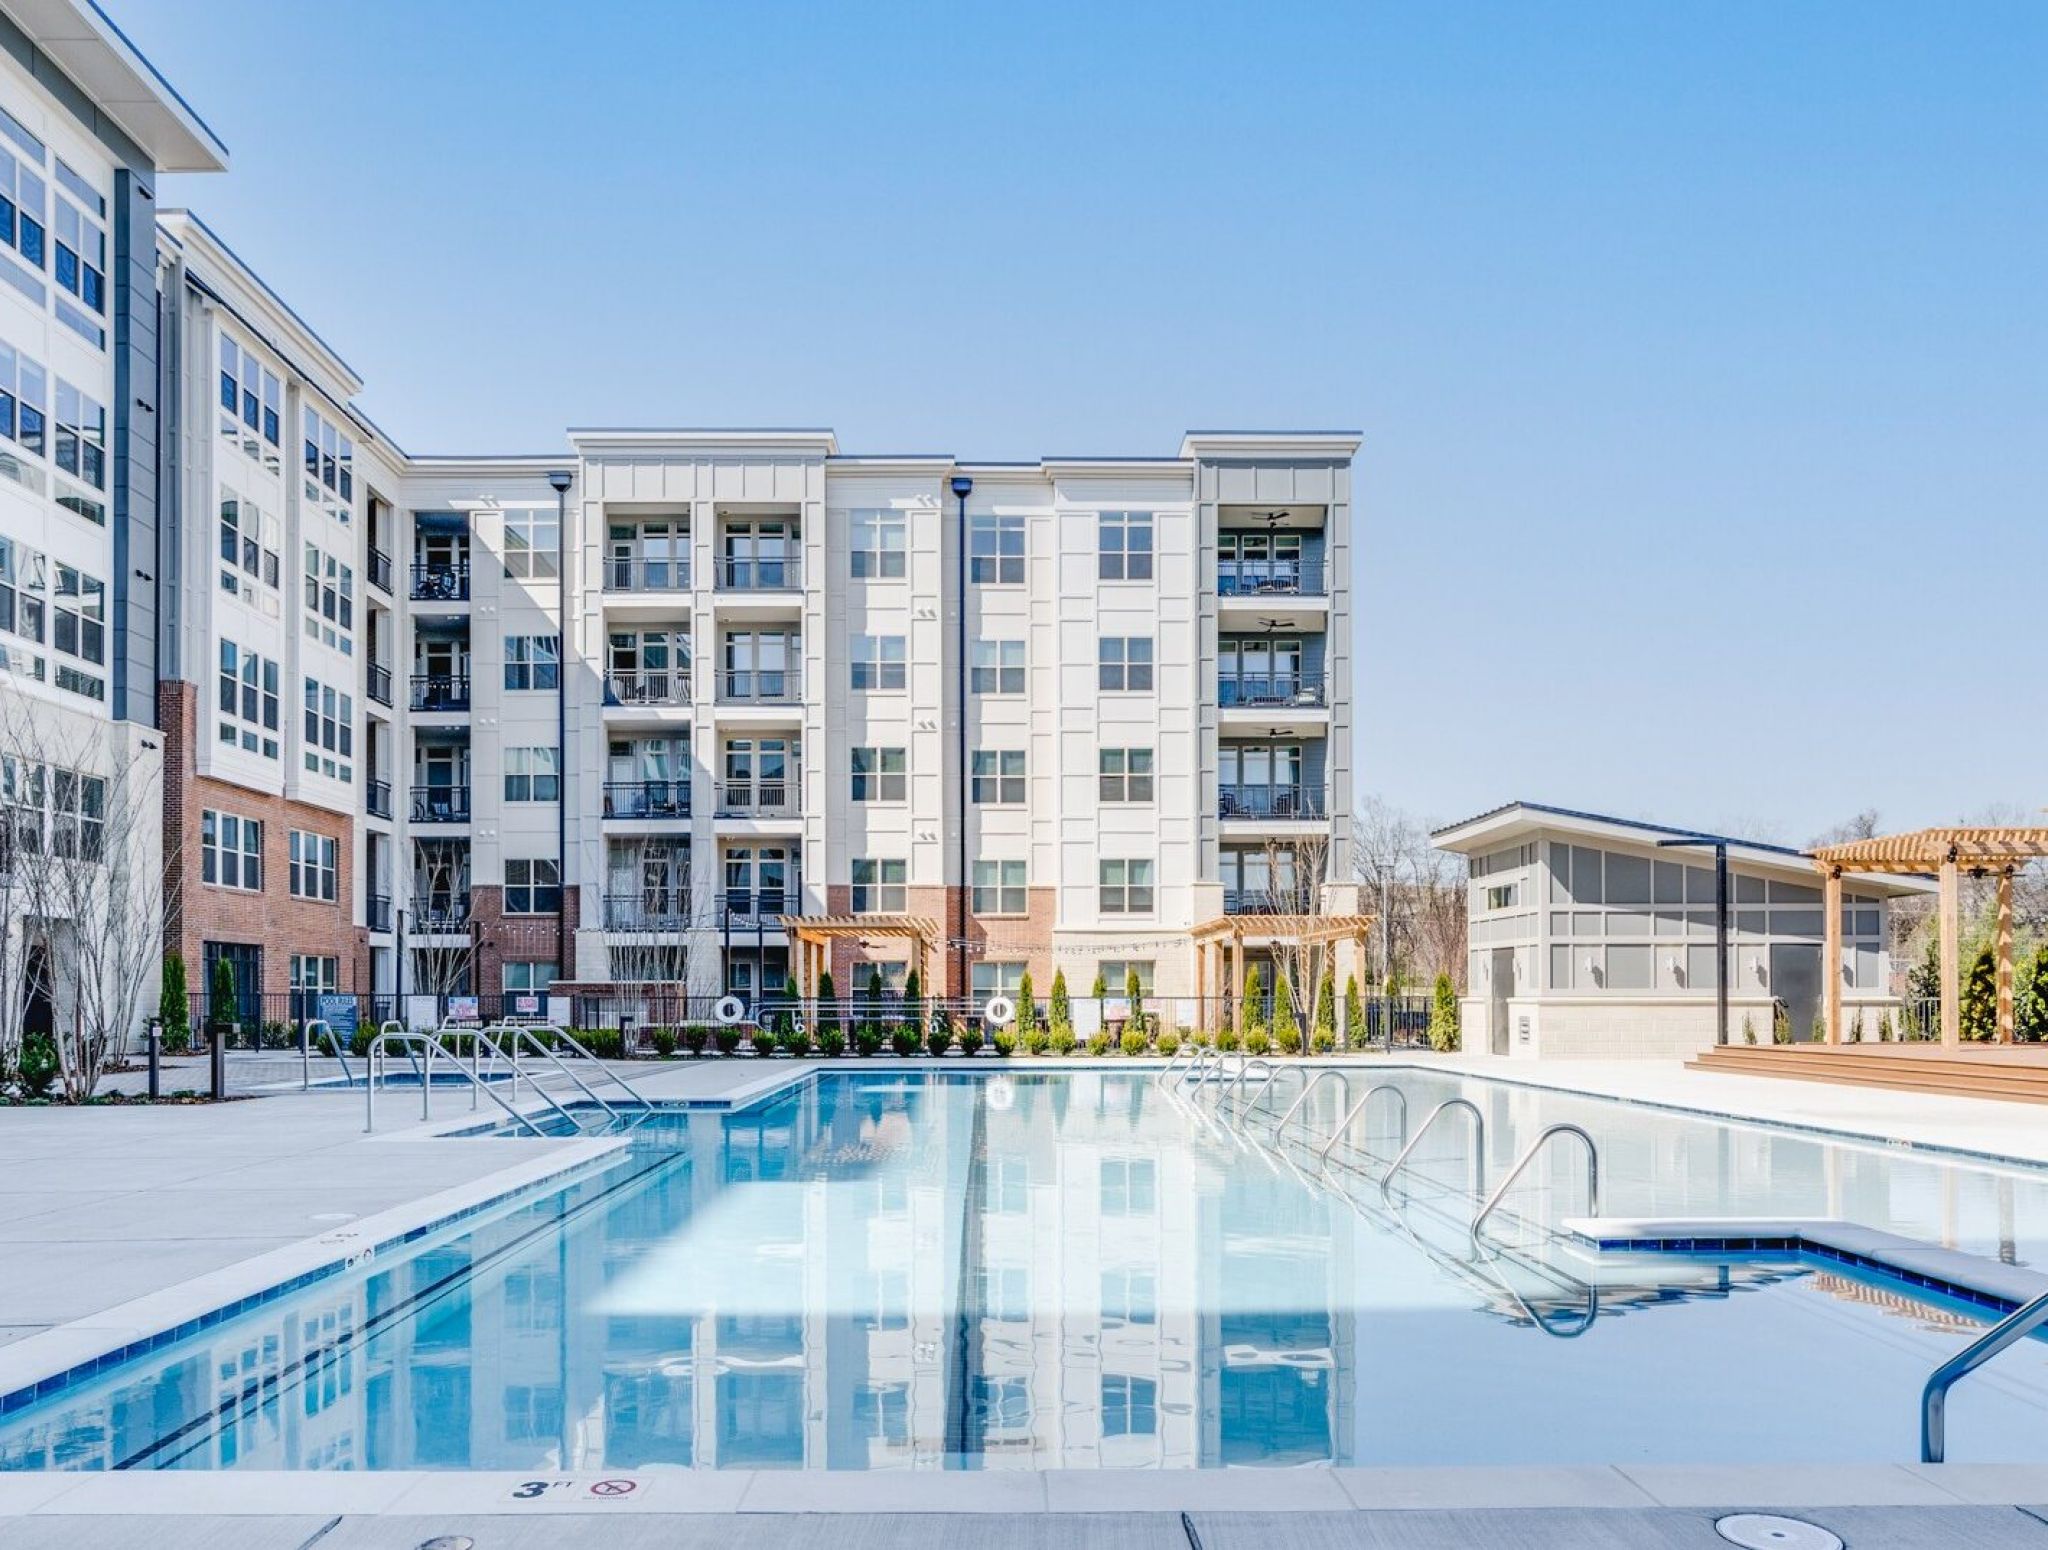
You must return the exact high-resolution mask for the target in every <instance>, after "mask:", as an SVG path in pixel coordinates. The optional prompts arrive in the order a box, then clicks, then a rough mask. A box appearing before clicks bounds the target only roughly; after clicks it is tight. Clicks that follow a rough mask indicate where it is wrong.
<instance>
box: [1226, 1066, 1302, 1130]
mask: <svg viewBox="0 0 2048 1550" xmlns="http://www.w3.org/2000/svg"><path fill="white" fill-rule="evenodd" d="M1287 1075H1293V1076H1298V1077H1301V1078H1302V1079H1304V1080H1306V1079H1307V1076H1308V1073H1307V1072H1306V1071H1304V1070H1303V1069H1302V1068H1301V1067H1300V1066H1297V1065H1289V1064H1287V1063H1286V1062H1284V1061H1283V1062H1282V1063H1280V1064H1279V1065H1276V1066H1274V1067H1273V1069H1272V1070H1270V1071H1268V1072H1267V1073H1266V1079H1265V1081H1263V1082H1261V1083H1259V1085H1258V1086H1257V1087H1255V1088H1253V1089H1252V1101H1251V1102H1250V1103H1248V1104H1246V1105H1245V1106H1244V1111H1243V1112H1242V1113H1240V1114H1239V1115H1238V1116H1237V1123H1238V1126H1239V1127H1240V1128H1242V1127H1243V1125H1244V1122H1245V1121H1246V1120H1248V1119H1250V1118H1251V1117H1252V1116H1253V1115H1254V1114H1256V1113H1258V1112H1259V1105H1260V1104H1262V1103H1264V1102H1265V1101H1266V1094H1267V1092H1268V1091H1270V1090H1271V1088H1272V1086H1273V1084H1274V1083H1275V1082H1277V1081H1279V1080H1280V1078H1281V1077H1283V1076H1287Z"/></svg>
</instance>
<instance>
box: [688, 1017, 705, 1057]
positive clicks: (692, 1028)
mask: <svg viewBox="0 0 2048 1550" xmlns="http://www.w3.org/2000/svg"><path fill="white" fill-rule="evenodd" d="M710 1042H711V1030H710V1029H709V1028H707V1027H705V1026H704V1024H702V1023H685V1024H684V1025H683V1048H684V1049H686V1050H688V1051H689V1052H690V1053H691V1054H692V1055H701V1054H703V1053H704V1046H705V1045H707V1044H709V1043H710Z"/></svg>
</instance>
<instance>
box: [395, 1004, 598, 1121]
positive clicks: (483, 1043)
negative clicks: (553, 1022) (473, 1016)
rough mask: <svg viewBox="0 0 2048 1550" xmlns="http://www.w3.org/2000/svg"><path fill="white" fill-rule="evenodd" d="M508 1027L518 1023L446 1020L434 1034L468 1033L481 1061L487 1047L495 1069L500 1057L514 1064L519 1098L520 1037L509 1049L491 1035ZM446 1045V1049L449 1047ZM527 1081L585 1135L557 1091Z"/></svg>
mask: <svg viewBox="0 0 2048 1550" xmlns="http://www.w3.org/2000/svg"><path fill="white" fill-rule="evenodd" d="M508 1029H509V1030H512V1031H517V1029H518V1025H517V1024H511V1023H498V1024H494V1025H492V1027H490V1028H482V1027H477V1028H465V1027H460V1026H458V1025H456V1024H453V1023H443V1024H442V1025H441V1027H440V1028H439V1029H437V1030H436V1031H435V1034H434V1037H435V1038H437V1039H444V1038H447V1037H448V1036H449V1035H450V1034H455V1035H458V1036H460V1035H466V1036H468V1037H469V1038H471V1039H473V1040H475V1043H474V1044H473V1045H472V1046H471V1048H472V1051H473V1052H475V1055H476V1059H477V1063H478V1064H481V1051H483V1050H486V1049H487V1050H489V1051H490V1052H491V1058H492V1061H493V1066H492V1069H493V1070H496V1069H497V1067H496V1064H495V1062H497V1061H500V1060H503V1061H506V1062H507V1063H508V1064H510V1066H511V1067H512V1096H513V1097H515V1098H516V1097H518V1096H519V1078H520V1076H521V1075H522V1074H523V1073H522V1071H521V1068H520V1065H519V1041H518V1040H517V1039H515V1040H513V1041H512V1048H511V1050H510V1051H507V1050H506V1048H505V1046H504V1045H503V1044H501V1043H499V1042H498V1041H497V1040H496V1039H494V1038H492V1037H491V1034H492V1033H493V1032H498V1033H503V1032H506V1031H507V1030H508ZM443 1047H444V1048H445V1046H443ZM448 1053H449V1054H450V1056H451V1057H453V1058H454V1059H455V1060H456V1061H457V1062H458V1063H459V1062H460V1060H461V1057H460V1056H459V1055H457V1054H456V1053H455V1052H454V1051H453V1050H450V1051H448ZM556 1064H558V1065H559V1064H560V1062H559V1061H557V1062H556ZM570 1080H571V1081H574V1080H575V1077H574V1075H573V1074H571V1076H570ZM527 1081H528V1082H530V1083H532V1086H533V1091H534V1096H536V1097H537V1098H539V1099H540V1100H541V1102H543V1103H545V1104H546V1105H547V1106H548V1107H549V1108H551V1109H553V1110H554V1111H555V1112H556V1113H557V1114H559V1115H561V1116H562V1119H563V1121H564V1122H565V1123H566V1124H567V1125H568V1126H569V1128H570V1129H571V1130H573V1131H575V1132H576V1133H577V1134H578V1135H581V1134H582V1133H583V1122H582V1121H581V1120H579V1119H577V1117H576V1116H575V1115H574V1114H573V1113H572V1112H570V1110H569V1108H568V1106H567V1105H565V1104H564V1103H562V1102H561V1100H559V1099H558V1098H556V1097H555V1095H554V1094H553V1093H551V1092H549V1091H548V1090H547V1089H546V1088H545V1087H543V1086H541V1085H540V1083H539V1082H537V1081H535V1080H534V1079H533V1078H532V1077H531V1076H528V1077H527ZM578 1085H579V1086H580V1085H581V1084H580V1083H579V1084H578ZM585 1091H586V1092H587V1091H589V1089H587V1088H586V1089H585ZM591 1096H592V1098H593V1100H595V1098H596V1094H594V1093H593V1094H592V1095H591ZM598 1107H600V1108H605V1105H604V1104H602V1103H599V1104H598ZM605 1112H606V1113H607V1114H609V1113H610V1112H611V1110H610V1109H609V1108H605Z"/></svg>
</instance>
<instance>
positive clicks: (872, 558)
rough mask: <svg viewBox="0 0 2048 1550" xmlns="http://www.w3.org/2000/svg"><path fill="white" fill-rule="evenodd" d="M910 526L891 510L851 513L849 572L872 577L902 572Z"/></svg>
mask: <svg viewBox="0 0 2048 1550" xmlns="http://www.w3.org/2000/svg"><path fill="white" fill-rule="evenodd" d="M909 534H910V528H909V524H908V522H907V521H906V519H905V517H904V514H903V513H902V512H900V511H894V510H880V511H856V512H854V513H853V574H854V575H855V577H857V578H858V577H871V578H874V579H876V580H882V579H889V578H895V577H900V576H902V575H903V574H904V572H905V568H906V562H907V560H908V557H909V549H910V537H909Z"/></svg>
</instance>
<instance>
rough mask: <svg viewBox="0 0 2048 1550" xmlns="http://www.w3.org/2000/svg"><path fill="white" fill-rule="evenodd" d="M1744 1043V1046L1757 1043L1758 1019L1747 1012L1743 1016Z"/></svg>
mask: <svg viewBox="0 0 2048 1550" xmlns="http://www.w3.org/2000/svg"><path fill="white" fill-rule="evenodd" d="M1742 1042H1743V1043H1744V1044H1754V1043H1756V1019H1755V1018H1753V1017H1751V1016H1750V1015H1749V1013H1747V1012H1744V1013H1743V1014H1742Z"/></svg>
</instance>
